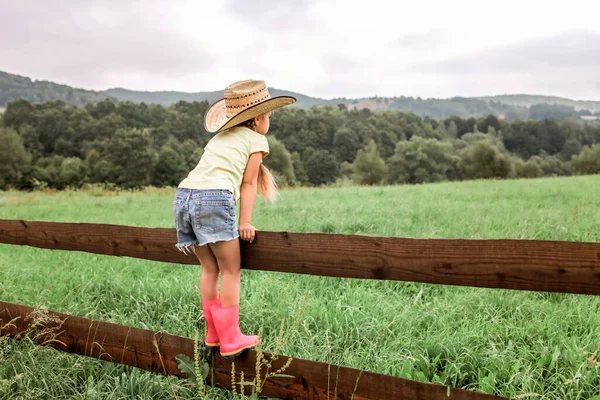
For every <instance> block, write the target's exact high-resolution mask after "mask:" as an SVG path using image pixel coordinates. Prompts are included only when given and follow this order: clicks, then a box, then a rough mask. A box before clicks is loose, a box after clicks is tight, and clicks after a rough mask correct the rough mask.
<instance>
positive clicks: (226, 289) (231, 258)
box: [209, 239, 241, 307]
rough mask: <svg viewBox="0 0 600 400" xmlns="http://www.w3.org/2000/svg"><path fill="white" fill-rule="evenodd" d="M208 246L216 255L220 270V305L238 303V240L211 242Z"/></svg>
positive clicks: (226, 305) (239, 274)
mask: <svg viewBox="0 0 600 400" xmlns="http://www.w3.org/2000/svg"><path fill="white" fill-rule="evenodd" d="M209 246H210V249H211V250H212V253H213V254H214V255H215V256H216V260H217V263H218V265H219V270H220V271H221V277H222V278H221V306H222V307H230V306H235V305H238V304H240V277H241V270H240V263H241V259H240V242H239V240H238V239H234V240H230V241H228V242H217V243H211V244H210V245H209Z"/></svg>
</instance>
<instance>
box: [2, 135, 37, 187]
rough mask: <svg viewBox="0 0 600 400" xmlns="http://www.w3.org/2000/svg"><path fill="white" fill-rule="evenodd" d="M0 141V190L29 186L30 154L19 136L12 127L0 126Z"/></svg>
mask: <svg viewBox="0 0 600 400" xmlns="http://www.w3.org/2000/svg"><path fill="white" fill-rule="evenodd" d="M0 143H2V145H1V146H0V190H6V189H8V188H9V187H16V188H24V187H27V186H29V184H28V182H27V180H28V178H29V175H30V172H31V155H30V154H29V153H28V152H27V151H26V150H25V147H24V146H23V139H22V138H21V136H19V134H18V133H17V132H16V131H15V130H14V129H10V128H3V127H1V126H0Z"/></svg>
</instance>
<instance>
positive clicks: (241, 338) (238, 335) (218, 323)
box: [210, 304, 259, 359]
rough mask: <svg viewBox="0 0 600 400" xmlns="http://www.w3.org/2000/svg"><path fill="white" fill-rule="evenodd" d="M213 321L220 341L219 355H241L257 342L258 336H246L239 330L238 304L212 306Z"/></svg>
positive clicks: (226, 356) (229, 356)
mask: <svg viewBox="0 0 600 400" xmlns="http://www.w3.org/2000/svg"><path fill="white" fill-rule="evenodd" d="M210 311H211V312H212V317H213V321H214V323H215V328H217V333H218V335H219V340H220V342H221V349H220V351H221V356H222V357H223V358H225V359H230V358H234V357H237V356H239V355H241V354H242V353H243V352H244V351H246V350H248V349H251V348H253V347H254V346H255V345H256V343H258V340H259V338H258V336H246V335H244V334H242V332H241V331H240V325H239V324H240V306H239V304H238V305H235V306H231V307H225V308H223V307H221V306H220V305H218V306H212V308H211V309H210Z"/></svg>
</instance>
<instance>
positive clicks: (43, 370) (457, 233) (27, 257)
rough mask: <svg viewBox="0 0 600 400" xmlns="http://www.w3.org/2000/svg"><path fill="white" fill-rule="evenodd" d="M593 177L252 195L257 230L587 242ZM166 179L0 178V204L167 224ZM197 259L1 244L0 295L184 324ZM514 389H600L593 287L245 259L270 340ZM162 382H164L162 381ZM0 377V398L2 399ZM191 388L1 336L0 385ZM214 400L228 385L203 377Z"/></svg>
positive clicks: (556, 392)
mask: <svg viewBox="0 0 600 400" xmlns="http://www.w3.org/2000/svg"><path fill="white" fill-rule="evenodd" d="M598 187H600V176H590V177H572V178H553V179H539V180H519V181H486V182H483V181H480V182H462V183H444V184H434V185H422V186H397V187H375V188H328V189H295V190H285V191H283V193H282V197H281V200H280V201H279V202H278V203H277V204H275V205H270V204H267V203H265V202H262V201H258V202H257V206H256V209H255V212H254V221H253V222H254V224H255V226H257V227H258V228H259V229H262V230H270V231H294V232H326V233H349V234H361V235H379V236H397V237H420V238H484V239H495V238H512V239H543V240H569V241H588V242H600V196H598V189H597V188H598ZM173 194H174V189H163V190H158V189H148V190H145V191H143V192H138V193H131V192H120V193H115V192H101V191H88V192H57V193H18V192H5V193H2V195H1V197H0V218H4V219H29V220H45V221H77V222H101V223H116V224H126V225H136V226H152V227H173V222H172V219H171V218H172V217H171V204H172V198H173ZM199 271H200V269H199V267H194V266H188V265H185V266H184V265H177V264H165V263H156V262H150V261H143V260H135V259H128V258H116V257H108V256H98V255H93V254H85V253H77V252H61V251H49V250H42V249H34V248H28V247H24V246H23V247H17V246H8V245H0V299H2V300H4V301H10V302H15V303H21V304H27V305H37V304H44V305H46V306H47V307H48V308H49V309H51V310H57V311H61V312H66V313H70V314H75V315H81V316H85V317H89V318H95V319H100V320H104V321H111V322H117V323H121V324H127V325H133V326H137V327H141V328H148V329H154V330H166V331H168V332H170V333H174V334H178V335H184V336H188V337H193V336H194V334H195V331H196V330H197V329H198V326H199V325H198V323H197V316H198V305H199V297H198V296H199V295H198V289H197V284H198V278H199ZM305 291H309V292H310V295H309V299H308V302H307V306H306V309H305V313H304V317H303V319H302V322H301V324H300V326H299V328H298V329H297V330H296V332H295V333H294V334H293V335H292V336H291V338H290V340H289V342H288V343H287V345H286V346H285V348H284V349H283V353H284V354H286V355H289V356H293V357H301V358H306V359H311V360H316V361H324V362H328V363H333V364H339V365H344V366H350V367H355V368H362V369H365V370H370V371H375V372H379V373H384V374H391V375H395V376H400V377H405V378H410V379H417V380H422V381H428V382H436V383H441V384H444V385H450V386H453V387H461V388H466V389H473V390H479V391H485V392H490V393H495V394H497V395H500V396H506V397H515V396H518V395H524V394H537V395H539V397H523V398H541V399H556V400H559V399H560V400H563V399H569V400H570V399H590V398H592V397H594V396H599V395H600V377H599V375H600V362H595V363H594V360H595V358H594V357H593V352H594V351H595V350H596V349H597V348H598V346H600V343H599V342H600V298H598V297H595V296H584V295H567V294H557V293H538V292H525V291H511V290H493V289H478V288H468V287H453V286H443V285H429V284H417V283H410V282H409V283H404V282H386V281H367V280H357V279H337V278H326V277H313V276H302V275H291V274H282V273H268V272H262V271H244V274H243V277H242V304H241V310H242V311H241V312H242V315H241V325H242V328H243V330H245V331H247V332H257V331H258V329H259V328H262V329H263V332H264V339H263V340H264V348H265V351H272V350H273V347H274V343H275V341H276V338H277V333H278V328H279V324H280V321H281V320H282V319H284V320H285V321H286V324H287V325H289V324H291V322H292V321H293V319H294V317H295V315H296V314H297V312H298V309H299V307H300V303H301V299H302V296H303V294H304V293H305ZM170 385H173V388H171V387H170ZM3 389H4V393H5V395H4V397H2V396H3V395H2V393H3ZM172 390H176V391H177V394H178V396H179V397H180V398H185V399H189V398H194V390H193V388H190V387H189V386H187V385H186V384H185V383H184V382H183V381H179V380H177V379H175V378H165V377H162V376H160V375H156V374H150V373H147V372H143V371H139V370H135V369H132V368H128V367H122V366H118V365H113V364H109V363H104V362H99V361H96V360H93V359H88V358H84V357H77V356H72V355H66V354H57V352H56V351H53V350H50V349H44V348H39V347H34V346H31V345H29V344H28V343H26V342H14V341H7V340H3V341H2V342H0V398H18V397H19V396H20V397H21V398H38V397H49V398H54V397H56V398H94V396H98V398H132V397H136V396H137V398H173V394H172ZM212 396H213V398H217V397H219V398H227V397H228V394H227V393H225V392H222V391H213V392H212Z"/></svg>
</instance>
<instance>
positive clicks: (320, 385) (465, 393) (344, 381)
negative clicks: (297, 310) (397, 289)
mask: <svg viewBox="0 0 600 400" xmlns="http://www.w3.org/2000/svg"><path fill="white" fill-rule="evenodd" d="M34 311H35V309H34V308H32V307H28V306H24V305H19V304H12V303H6V302H0V335H6V336H10V337H13V338H19V337H21V336H23V335H24V334H25V333H26V332H27V331H28V329H29V326H30V324H32V322H33V321H34V318H35V316H34V315H35V313H34ZM48 316H54V317H57V319H59V320H60V321H62V322H60V323H56V322H55V323H51V324H46V325H44V326H43V327H44V328H56V331H57V332H60V333H59V334H58V336H56V337H55V338H54V339H55V340H53V341H52V342H51V343H50V344H51V345H52V346H53V347H55V348H57V349H58V350H61V351H66V352H69V353H74V354H79V355H83V356H87V357H93V358H97V359H101V360H106V361H111V362H115V363H120V364H125V365H130V366H133V367H137V368H142V369H145V370H148V371H153V372H160V373H163V374H169V375H177V376H182V374H181V372H180V371H179V369H178V368H177V364H176V361H175V357H176V356H177V355H179V354H185V355H187V356H188V357H190V358H193V357H194V341H193V340H192V339H189V338H185V337H181V336H176V335H171V334H168V333H164V332H154V331H151V330H146V329H140V328H134V327H128V326H124V325H118V324H114V323H109V322H101V321H96V320H91V319H87V318H82V317H76V316H72V315H68V314H62V313H57V312H53V311H49V312H48ZM46 319H49V318H46ZM11 321H12V322H11ZM40 328H42V326H40V325H37V326H36V329H38V330H40ZM155 340H156V341H155ZM40 341H42V342H43V341H44V338H40ZM155 342H156V345H155V344H154V343H155ZM266 357H267V358H271V355H269V354H266ZM287 360H288V357H285V356H280V357H279V358H278V359H277V360H276V361H274V362H273V367H274V370H276V369H278V368H279V367H281V366H282V365H284V364H285V363H286V362H287ZM255 365H256V358H255V353H254V352H249V353H247V356H246V357H242V358H237V359H235V371H236V378H237V379H236V380H237V381H239V380H240V374H241V372H242V371H243V372H244V380H246V381H248V380H252V379H254V376H255ZM163 366H164V367H163ZM211 369H212V375H213V376H214V381H213V382H211V379H210V376H211V374H210V373H209V378H207V383H208V384H213V385H218V386H220V387H224V388H227V389H231V361H226V360H223V359H222V358H221V357H220V356H219V355H216V356H215V358H214V362H213V363H212V365H211ZM285 374H289V375H291V376H293V378H272V379H269V380H268V381H267V382H265V385H264V390H263V394H264V395H267V396H275V397H280V398H284V399H315V400H321V399H323V400H324V399H334V398H335V399H338V400H350V399H355V400H377V399H403V400H417V399H418V400H423V399H427V400H438V399H439V400H442V399H444V400H447V399H448V396H450V397H449V398H451V399H456V400H494V399H503V398H502V397H497V396H492V395H488V394H484V393H478V392H474V391H470V390H463V389H454V388H450V387H446V386H441V385H434V384H429V383H422V382H416V381H412V380H408V379H402V378H396V377H393V376H388V375H381V374H376V373H373V372H368V371H361V370H358V369H354V368H345V367H339V366H335V365H330V364H325V363H321V362H315V361H309V360H303V359H298V358H295V359H293V360H292V363H291V364H290V366H289V368H288V369H287V370H286V371H285Z"/></svg>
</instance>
